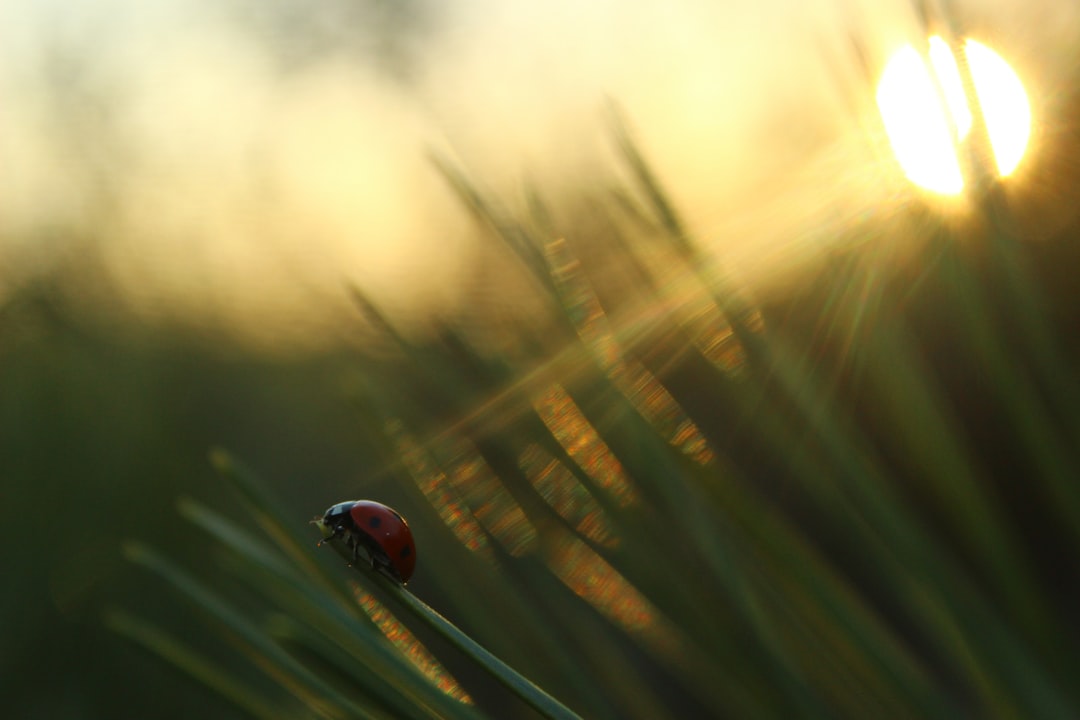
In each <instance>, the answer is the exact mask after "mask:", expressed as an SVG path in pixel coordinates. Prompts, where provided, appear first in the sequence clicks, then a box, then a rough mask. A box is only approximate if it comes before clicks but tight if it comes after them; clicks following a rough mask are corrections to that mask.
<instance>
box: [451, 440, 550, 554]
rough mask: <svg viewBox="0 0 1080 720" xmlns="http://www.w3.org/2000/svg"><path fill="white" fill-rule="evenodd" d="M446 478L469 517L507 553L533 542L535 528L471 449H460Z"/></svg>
mask: <svg viewBox="0 0 1080 720" xmlns="http://www.w3.org/2000/svg"><path fill="white" fill-rule="evenodd" d="M450 482H451V483H452V484H453V486H454V488H455V489H456V490H457V492H458V494H459V495H460V496H461V497H462V498H463V499H464V500H465V502H466V504H467V505H468V506H469V508H470V510H471V511H472V514H473V517H475V518H476V519H477V520H479V521H480V523H481V524H482V525H483V526H484V528H485V529H486V530H487V531H488V532H489V533H490V534H491V536H492V537H494V538H495V539H496V540H498V541H499V544H501V545H502V546H503V548H505V550H506V551H507V552H508V553H510V554H511V555H514V556H518V555H523V554H525V553H527V552H529V551H530V550H532V549H533V547H534V546H535V544H536V529H535V528H534V527H533V526H532V523H530V522H529V519H528V518H527V517H525V512H524V511H523V510H522V509H521V506H520V505H518V504H517V501H515V500H514V498H513V496H511V495H510V493H509V492H508V491H507V489H506V488H505V487H504V486H503V484H502V481H501V480H500V479H499V477H498V476H497V475H496V474H495V472H494V471H493V470H492V469H491V467H490V466H489V465H488V464H487V463H486V462H485V461H484V459H483V458H482V457H480V455H479V454H478V453H476V452H475V451H469V450H466V449H462V450H460V451H459V455H458V458H457V459H456V460H455V461H454V462H453V464H452V466H451V470H450Z"/></svg>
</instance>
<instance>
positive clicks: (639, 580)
mask: <svg viewBox="0 0 1080 720" xmlns="http://www.w3.org/2000/svg"><path fill="white" fill-rule="evenodd" d="M342 7H344V6H342ZM388 7H389V5H388ZM403 7H404V6H403ZM409 7H412V5H410V6H409ZM416 7H419V4H416ZM343 12H344V10H343ZM403 12H406V11H403ZM406 14H408V13H407V12H406ZM392 15H393V13H389V14H388V15H387V17H386V18H385V22H387V23H389V24H391V25H392V24H394V23H395V22H405V20H403V19H400V18H399V19H398V20H395V19H394V18H393V17H392ZM263 17H264V18H269V19H267V25H266V27H265V28H264V30H265V32H267V33H269V34H271V35H275V36H276V35H279V34H281V32H282V31H281V28H282V27H285V28H288V27H289V26H290V17H289V16H288V15H280V16H278V15H269V16H263ZM406 19H407V18H406ZM405 24H408V23H405ZM323 30H325V31H326V32H330V31H333V30H336V28H335V27H327V28H323ZM420 30H422V28H418V29H417V32H420ZM310 33H311V31H308V33H304V35H305V36H306V35H308V34H310ZM348 40H349V38H345V39H343V40H342V42H348ZM307 51H308V49H307V48H305V47H302V46H299V45H298V46H296V47H290V48H285V51H284V56H283V57H282V60H281V61H282V63H283V64H286V65H288V64H291V63H297V62H301V61H302V59H303V56H304V54H305V52H307ZM400 52H401V53H403V59H399V60H400V62H399V64H398V65H395V68H400V70H399V71H400V72H401V73H402V74H403V75H406V76H407V74H408V63H407V58H408V53H407V47H405V48H402V49H401V50H400ZM391 54H392V53H391ZM1058 139H1059V140H1066V139H1067V138H1058ZM616 140H617V145H618V147H619V149H620V150H621V153H622V159H623V161H624V165H625V169H626V170H627V175H628V177H629V179H630V180H629V183H628V186H627V187H623V188H617V189H614V190H612V191H611V192H610V193H608V194H600V193H598V194H597V195H596V196H594V197H583V198H579V199H578V200H577V201H576V202H577V204H576V205H572V206H571V207H570V209H569V210H568V209H567V208H566V207H564V205H563V204H560V205H559V207H553V206H550V205H549V204H548V203H547V202H546V201H545V199H544V198H543V197H542V195H541V193H540V192H539V190H537V189H535V188H526V189H525V191H524V192H523V193H522V195H523V197H522V198H520V202H517V203H515V202H513V201H512V200H508V199H506V198H497V197H495V196H493V195H492V194H491V193H488V192H486V191H485V190H484V189H482V188H480V187H478V185H477V183H476V182H475V181H474V180H473V179H471V178H470V177H469V175H468V173H467V172H466V171H465V170H464V169H463V168H461V167H458V166H457V165H455V164H454V163H453V162H451V161H449V160H447V159H446V158H444V157H441V156H440V157H436V158H434V161H435V165H436V167H437V169H438V171H439V172H441V173H442V175H443V176H444V178H445V180H446V181H447V183H448V184H449V186H450V187H452V188H453V189H454V190H455V191H456V192H457V194H458V195H459V197H460V199H461V201H462V202H463V203H464V204H465V205H466V206H467V207H468V208H469V209H470V210H471V211H472V212H473V215H474V217H475V220H476V222H477V226H478V229H479V232H480V233H481V234H484V235H486V236H488V237H489V239H491V240H493V241H494V243H495V244H497V245H498V246H499V247H500V248H501V249H502V250H504V251H505V254H506V255H507V256H508V257H510V258H512V260H513V262H512V263H508V264H507V265H508V266H507V268H506V269H505V273H506V274H507V275H509V276H512V277H513V278H515V279H517V280H519V281H520V285H522V286H524V287H528V288H530V289H531V290H532V291H534V293H535V294H536V295H537V297H538V298H539V300H538V301H537V302H538V305H539V306H540V307H541V308H543V310H544V311H545V312H544V313H543V316H542V317H541V318H539V319H536V320H534V321H533V322H532V323H530V324H513V325H509V326H500V327H498V328H497V329H496V330H495V331H492V330H491V328H490V327H489V325H490V324H495V323H497V322H498V318H500V317H501V316H500V315H499V313H498V309H497V308H496V309H494V310H493V312H492V313H491V314H492V315H493V316H494V317H495V320H492V319H491V318H489V317H486V316H483V314H482V313H481V317H480V318H473V319H471V320H469V319H465V320H464V321H452V320H450V319H445V320H444V321H436V322H435V323H434V325H435V327H434V330H433V332H432V333H431V334H430V335H425V336H421V337H415V336H410V335H408V334H406V333H403V332H401V331H400V330H399V329H398V328H397V327H396V326H395V325H394V323H393V322H392V320H390V319H389V318H388V317H387V315H386V314H385V312H384V311H383V310H381V309H380V308H379V307H378V305H377V304H376V303H375V302H374V301H373V300H372V299H371V298H369V297H367V296H366V295H365V294H364V292H363V291H362V290H361V289H359V288H354V289H353V298H354V300H355V304H356V308H357V315H356V322H357V328H358V329H361V328H362V332H363V338H364V340H365V344H366V345H367V347H368V350H369V352H365V353H360V352H355V351H352V352H349V351H345V350H342V351H339V352H338V353H337V354H327V355H324V356H320V357H317V358H306V359H281V358H278V359H267V358H265V357H257V356H253V355H247V354H244V353H243V352H242V351H239V350H234V349H230V348H228V347H226V346H224V345H223V344H222V343H220V342H216V341H215V340H214V339H213V338H211V337H210V335H209V334H208V333H207V334H203V333H200V332H198V331H197V329H196V330H191V329H187V330H184V331H181V330H178V329H176V328H166V329H159V330H156V331H155V330H150V329H147V328H146V327H135V326H131V327H129V326H125V325H123V324H122V323H111V324H108V325H102V324H99V323H97V322H96V321H95V319H94V317H93V316H92V314H89V313H83V312H80V309H81V308H78V307H75V306H74V304H73V300H72V298H73V297H74V298H77V296H78V293H72V292H71V291H70V287H69V283H70V282H71V281H72V279H73V273H72V272H70V270H71V268H70V267H68V268H66V269H65V268H63V267H61V268H60V270H58V271H55V272H49V271H44V270H43V271H42V272H41V273H40V274H38V275H36V276H33V277H28V278H23V279H21V280H20V282H22V283H23V284H22V285H21V286H20V287H18V288H15V289H12V290H9V291H8V292H7V294H6V295H5V296H4V298H3V300H2V303H3V304H2V306H0V478H2V479H3V482H4V486H3V487H4V491H3V492H4V496H3V499H4V502H3V503H2V504H0V513H2V517H0V519H2V520H3V522H2V524H0V528H2V530H0V532H2V533H3V538H2V539H3V540H4V542H3V545H2V549H0V554H2V555H0V557H2V560H3V563H2V564H3V567H4V568H5V570H6V575H7V578H6V580H7V583H8V587H9V592H7V593H4V595H3V598H2V600H0V602H2V605H0V624H2V626H0V631H2V633H3V637H4V642H3V643H2V644H0V707H3V708H4V715H5V716H6V717H16V718H23V717H27V718H37V717H102V718H121V717H156V718H174V717H175V718H179V717H192V716H206V715H213V716H215V717H249V716H252V717H279V716H285V717H309V716H310V717H321V716H329V717H351V716H360V715H371V716H375V717H401V716H416V717H432V716H446V717H473V716H477V715H483V714H489V715H491V716H495V717H533V716H535V711H534V710H532V709H530V708H529V707H527V706H526V705H525V704H524V703H523V702H521V700H520V699H519V698H518V697H515V694H514V693H513V692H511V691H510V690H508V689H507V688H506V687H504V685H507V684H509V685H511V686H512V685H513V684H514V683H513V681H511V682H509V683H507V677H509V676H508V675H506V674H505V673H504V671H502V670H500V669H498V666H497V665H496V663H495V661H494V660H493V659H491V658H485V657H484V656H482V655H478V654H477V653H476V652H475V651H473V650H470V647H471V646H470V645H469V643H471V642H473V640H475V641H476V642H478V643H480V644H481V645H482V646H483V647H485V648H487V649H489V650H490V651H491V652H492V653H494V655H495V656H497V657H498V658H501V659H503V660H505V661H506V662H507V663H509V664H510V665H511V666H512V667H513V668H515V669H516V670H518V671H520V672H521V673H523V674H524V676H526V677H528V678H529V679H531V680H532V681H534V682H535V683H537V684H538V685H539V686H540V687H542V688H544V689H545V690H546V691H548V692H550V693H551V695H552V696H554V697H555V698H558V700H559V701H561V702H564V703H566V705H567V706H569V707H570V708H572V709H573V710H574V711H576V712H578V713H580V714H581V715H582V716H585V717H598V718H604V717H611V718H615V717H618V718H624V717H641V718H659V717H681V716H690V717H704V716H719V717H726V716H732V717H789V716H813V717H822V716H827V717H892V716H904V717H908V716H917V717H948V718H952V717H957V716H980V717H981V716H994V717H996V716H1022V717H1069V716H1074V715H1075V714H1076V713H1077V708H1078V706H1080V693H1078V690H1077V688H1076V686H1075V683H1074V682H1073V678H1074V677H1075V675H1076V673H1077V671H1078V670H1080V657H1078V655H1080V653H1078V651H1077V648H1078V647H1080V642H1078V640H1080V637H1078V635H1080V628H1078V624H1077V621H1076V618H1075V614H1074V612H1073V608H1074V607H1075V606H1076V603H1077V602H1078V601H1080V582H1078V581H1077V576H1076V573H1075V572H1074V571H1073V569H1072V567H1073V558H1074V557H1075V555H1076V552H1077V550H1078V549H1080V538H1078V537H1077V528H1080V490H1078V488H1077V485H1076V480H1077V478H1078V477H1080V452H1078V450H1077V448H1078V447H1080V443H1078V442H1077V440H1078V439H1080V438H1078V433H1080V394H1078V393H1080V376H1078V374H1077V372H1076V369H1075V368H1076V367H1077V352H1078V350H1080V348H1078V347H1077V342H1076V334H1075V332H1074V329H1075V327H1077V322H1078V321H1080V314H1078V310H1080V304H1078V303H1077V296H1076V293H1075V290H1074V289H1073V283H1074V279H1073V268H1075V267H1077V266H1078V260H1080V257H1078V253H1080V247H1078V245H1080V244H1078V243H1077V237H1078V235H1080V227H1078V226H1077V225H1076V219H1075V212H1072V211H1062V210H1060V209H1059V217H1067V218H1069V220H1068V221H1067V222H1066V221H1062V222H1060V223H1059V224H1058V225H1057V226H1056V227H1055V229H1054V233H1052V234H1053V237H1045V238H1042V239H1041V240H1040V241H1039V242H1037V243H1028V242H1022V241H1021V239H1020V238H1021V237H1022V236H1023V229H1022V223H1019V225H1020V227H1017V222H1016V220H1017V219H1016V218H1015V217H1010V215H1009V213H1008V212H1007V205H1008V198H1003V197H998V196H995V195H993V194H990V195H988V196H986V197H980V198H977V199H976V200H977V201H978V202H981V203H984V205H985V207H984V208H983V212H982V213H976V214H975V217H974V218H973V219H972V220H971V222H970V223H967V224H947V223H946V221H945V220H943V219H942V218H941V217H940V216H939V215H938V214H937V213H936V212H935V211H934V210H932V209H928V208H926V207H924V206H922V205H921V204H919V202H918V201H917V200H913V201H912V202H911V203H910V204H909V205H908V206H907V207H906V208H904V209H903V210H902V211H898V212H897V213H896V214H895V215H894V216H892V217H889V218H883V219H881V220H880V222H883V223H886V222H887V223H891V224H894V225H896V226H899V227H905V228H907V231H906V232H905V233H904V234H905V241H909V242H910V244H911V245H912V247H914V248H917V249H916V250H914V251H913V252H912V255H913V256H914V257H908V259H907V260H906V262H903V263H894V262H893V257H892V256H891V255H890V254H889V253H888V250H887V248H883V247H882V246H881V245H879V244H878V243H877V240H878V239H879V238H877V237H876V236H875V235H874V223H873V222H870V223H868V224H867V225H865V226H863V227H860V228H857V229H855V230H853V231H852V234H853V235H855V237H849V238H844V240H845V241H846V242H843V243H837V247H839V248H842V249H840V250H837V251H835V252H833V253H832V254H831V255H830V256H829V257H828V259H827V260H826V261H825V262H824V263H822V264H821V265H818V266H816V267H812V268H809V269H808V270H807V273H806V274H805V275H804V276H803V277H801V278H799V280H798V282H797V283H795V284H793V285H792V286H791V287H789V288H786V289H785V292H783V293H782V294H779V295H776V296H770V297H759V298H750V297H748V296H747V295H745V294H743V293H739V292H736V291H735V289H734V288H732V287H730V286H729V284H728V282H729V280H728V279H727V278H725V276H724V275H723V273H722V271H721V269H719V268H717V267H714V266H712V265H711V264H710V258H709V257H707V256H705V255H704V254H703V253H701V252H700V250H699V249H698V248H699V247H700V246H699V244H698V243H697V242H696V241H695V238H693V237H691V236H690V232H689V230H688V228H687V227H686V226H685V223H683V222H682V221H681V220H680V218H679V214H678V209H677V208H676V207H675V206H674V204H673V203H671V202H670V201H669V200H668V199H667V197H666V196H665V193H664V191H663V189H662V187H661V186H660V184H659V183H658V181H657V180H656V178H655V177H654V175H653V174H652V172H651V171H650V169H649V167H648V165H647V163H646V161H645V159H644V158H643V157H642V155H641V153H640V152H639V151H638V149H637V148H636V147H635V145H634V143H633V142H632V140H631V138H630V137H629V135H628V133H627V132H626V131H625V130H624V129H621V128H619V127H618V126H617V129H616ZM1073 151H1074V148H1064V149H1062V151H1061V152H1060V153H1059V155H1060V156H1061V157H1064V158H1071V159H1074V157H1075V156H1074V154H1070V153H1073ZM1070 161H1072V160H1070ZM1047 192H1048V193H1049V191H1047ZM1072 192H1073V190H1072V188H1071V187H1070V188H1069V189H1067V190H1060V189H1056V190H1055V192H1054V193H1053V194H1052V195H1053V198H1054V201H1055V202H1058V203H1059V204H1061V205H1062V206H1063V207H1064V206H1070V205H1069V203H1070V202H1072ZM1073 206H1074V204H1073V205H1071V206H1070V207H1073ZM508 208H513V210H511V209H508ZM1046 234H1050V233H1046ZM73 264H77V261H75V262H74V263H73ZM500 270H502V268H500ZM75 302H78V300H77V299H76V301H75ZM215 446H222V447H227V448H228V449H229V450H230V451H231V452H233V453H235V456H236V457H239V458H244V459H245V460H247V461H248V462H250V463H251V464H252V465H253V466H254V467H256V468H258V470H259V474H260V475H261V476H263V477H264V478H265V480H263V481H261V482H260V481H258V480H256V479H255V478H254V477H253V475H251V474H250V473H248V472H247V471H243V470H242V469H240V466H239V465H237V464H236V463H235V462H234V461H232V460H231V459H227V458H226V456H223V455H215V457H216V458H217V464H218V466H219V467H218V470H220V471H223V472H222V473H221V474H223V475H224V476H225V477H226V478H228V479H229V480H230V481H231V489H230V483H223V482H221V480H220V478H219V477H218V474H217V473H215V471H214V470H213V469H212V468H211V467H210V464H209V463H207V461H206V455H207V451H208V449H209V448H211V447H215ZM235 490H239V491H240V493H239V495H240V496H241V497H240V500H239V501H238V498H237V493H236V492H234V491H235ZM350 497H372V498H377V499H379V500H380V501H383V502H386V503H388V504H391V505H393V506H394V507H396V508H398V509H400V510H401V511H402V512H403V513H404V514H405V515H406V517H408V518H409V521H410V524H411V526H412V528H413V532H414V534H415V535H416V537H417V541H418V545H419V564H418V571H417V574H416V577H415V578H414V580H413V581H412V582H411V583H410V585H409V590H410V591H411V592H410V593H405V592H403V591H401V590H400V589H399V588H397V587H395V586H393V585H392V584H388V583H387V582H383V581H382V580H380V579H379V578H377V577H369V575H368V574H365V573H363V572H361V573H357V572H355V571H353V570H350V569H347V568H345V567H343V562H342V561H341V559H340V558H337V557H335V556H333V555H332V554H331V553H330V552H328V551H325V550H319V549H316V547H315V541H316V540H317V538H318V533H317V532H316V531H315V530H314V529H313V528H312V527H311V526H310V525H309V524H308V523H309V521H310V520H311V519H312V518H313V517H314V516H316V515H317V514H318V513H320V512H321V511H322V510H324V509H325V508H326V507H327V506H328V505H330V504H332V503H334V502H337V501H339V500H344V499H347V498H350ZM177 498H180V499H179V501H178V500H177ZM192 498H198V499H197V500H194V499H192ZM132 538H134V539H135V540H134V541H132V540H131V539H132ZM125 556H126V558H127V560H129V561H131V562H130V563H127V562H125ZM146 571H150V573H149V574H148V573H147V572H146ZM417 598H423V599H424V600H425V601H426V602H427V603H429V604H430V606H432V607H435V608H438V610H439V611H440V612H441V613H443V614H444V615H445V616H446V617H448V618H450V619H451V620H453V622H454V623H455V625H456V626H457V627H460V628H461V631H463V632H464V633H467V636H464V637H458V636H456V635H455V633H454V631H453V630H450V629H449V628H448V627H447V626H445V625H442V624H440V623H439V622H438V621H437V620H434V619H433V616H432V615H431V614H430V613H431V611H430V608H427V605H425V604H423V603H419V601H418V600H417ZM103 620H104V622H103ZM128 641H134V642H128ZM146 650H150V651H152V654H153V655H156V656H158V657H155V658H152V659H150V660H148V659H147V658H148V655H147V653H146ZM158 658H164V659H166V660H168V661H169V662H167V663H165V662H159V661H158ZM478 658H479V659H478ZM176 668H179V669H180V670H182V671H183V672H184V673H186V674H187V676H188V677H187V678H184V677H183V676H182V675H180V674H177V673H175V669H176ZM498 680H502V684H500V683H499V682H498ZM511 689H513V688H512V687H511ZM519 690H520V688H519ZM526 692H527V691H526ZM519 694H520V693H519Z"/></svg>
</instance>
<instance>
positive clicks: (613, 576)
mask: <svg viewBox="0 0 1080 720" xmlns="http://www.w3.org/2000/svg"><path fill="white" fill-rule="evenodd" d="M546 537H547V540H548V543H547V545H546V547H545V551H546V560H547V564H548V567H549V568H551V571H552V572H553V573H555V576H556V577H558V578H559V580H560V581H561V582H562V583H563V584H564V585H566V587H567V588H569V589H570V590H571V591H572V592H573V593H574V594H575V595H577V596H578V597H580V598H581V599H582V600H584V601H585V602H587V603H589V604H590V605H592V606H593V607H594V608H596V610H597V611H599V612H600V613H601V614H603V615H604V616H605V617H607V618H608V619H609V620H611V621H612V622H614V623H615V624H616V625H618V626H619V627H621V628H622V629H624V630H625V631H627V632H628V633H631V634H632V635H635V636H636V637H638V638H640V639H642V640H644V641H645V642H646V643H647V644H649V645H650V646H651V647H652V648H654V649H657V650H659V649H664V650H668V651H669V650H671V648H672V647H673V646H674V645H676V644H677V639H676V638H675V636H674V634H673V633H672V632H671V630H670V628H669V627H668V625H667V624H666V623H664V622H663V621H662V617H661V616H660V615H659V613H658V612H657V611H656V609H655V608H654V607H653V605H652V603H650V602H649V600H648V599H647V598H646V597H645V596H644V595H642V594H641V593H640V592H638V590H637V588H635V587H634V586H633V585H631V584H630V583H629V582H628V581H627V580H626V578H624V577H623V576H622V575H621V574H619V572H618V571H617V570H615V568H613V567H611V565H609V564H608V563H607V562H606V561H605V560H604V559H603V558H602V557H600V556H599V555H597V554H596V553H595V552H594V551H593V550H592V549H591V548H589V546H588V545H586V544H585V543H584V542H582V541H581V540H579V539H578V538H576V537H574V536H572V535H570V534H569V533H552V534H551V535H548V536H546Z"/></svg>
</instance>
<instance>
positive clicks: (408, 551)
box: [398, 545, 412, 558]
mask: <svg viewBox="0 0 1080 720" xmlns="http://www.w3.org/2000/svg"><path fill="white" fill-rule="evenodd" d="M398 554H399V555H400V556H401V557H403V558H406V557H409V556H410V555H412V548H411V547H409V546H408V545H406V546H405V547H403V548H401V552H400V553H398Z"/></svg>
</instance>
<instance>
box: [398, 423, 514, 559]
mask: <svg viewBox="0 0 1080 720" xmlns="http://www.w3.org/2000/svg"><path fill="white" fill-rule="evenodd" d="M386 434H387V436H388V437H389V438H390V440H391V441H392V442H393V444H394V449H395V452H396V453H397V456H398V457H399V458H400V459H401V462H402V464H403V465H404V466H405V469H406V470H407V471H408V473H409V475H410V476H411V477H412V479H413V481H414V482H415V483H416V485H417V487H419V488H420V492H422V493H423V494H424V497H425V498H427V500H428V502H429V503H431V506H432V507H433V508H435V511H436V512H437V513H438V514H439V517H440V518H442V521H443V523H445V524H446V526H447V527H448V528H450V531H451V532H452V533H454V535H455V536H456V537H457V539H458V540H459V541H460V542H461V544H462V545H464V546H465V547H466V548H467V549H469V550H470V551H472V552H474V553H477V554H478V555H480V556H481V557H483V558H484V560H486V561H488V562H491V563H494V562H495V557H494V555H493V554H492V552H491V548H490V547H488V537H487V534H486V533H485V532H484V529H483V528H482V527H481V526H480V523H479V522H477V520H476V518H475V517H473V514H472V513H471V512H470V511H469V509H468V508H467V506H466V505H465V503H464V502H463V501H462V499H461V498H460V497H459V496H458V494H457V492H456V490H455V489H454V487H453V485H452V484H451V483H450V480H449V479H448V478H447V475H446V473H445V472H444V471H443V470H442V468H440V467H439V466H438V465H437V464H436V463H435V461H434V460H433V459H432V458H431V457H429V456H428V454H427V453H426V452H425V450H424V448H423V447H422V446H421V445H420V443H419V442H417V440H416V438H414V437H413V436H412V435H410V434H409V433H408V432H406V430H405V427H404V425H403V424H402V423H401V422H400V421H397V420H394V421H391V422H388V423H387V424H386Z"/></svg>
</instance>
